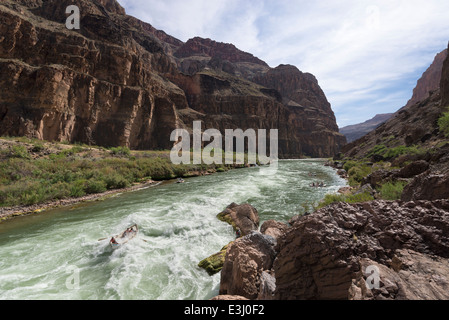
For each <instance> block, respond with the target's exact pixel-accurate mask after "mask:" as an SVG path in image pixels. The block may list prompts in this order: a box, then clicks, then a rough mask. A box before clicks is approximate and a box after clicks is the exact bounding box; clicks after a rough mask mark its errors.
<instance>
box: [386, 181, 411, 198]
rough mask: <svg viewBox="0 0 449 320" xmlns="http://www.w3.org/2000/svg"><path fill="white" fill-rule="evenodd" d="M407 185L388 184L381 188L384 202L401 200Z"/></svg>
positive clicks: (400, 183) (397, 182) (398, 183)
mask: <svg viewBox="0 0 449 320" xmlns="http://www.w3.org/2000/svg"><path fill="white" fill-rule="evenodd" d="M406 185H407V183H406V182H402V181H396V182H387V183H385V184H383V185H382V186H381V188H380V190H379V192H380V196H381V197H382V199H384V200H399V199H401V195H402V192H403V191H404V187H405V186H406Z"/></svg>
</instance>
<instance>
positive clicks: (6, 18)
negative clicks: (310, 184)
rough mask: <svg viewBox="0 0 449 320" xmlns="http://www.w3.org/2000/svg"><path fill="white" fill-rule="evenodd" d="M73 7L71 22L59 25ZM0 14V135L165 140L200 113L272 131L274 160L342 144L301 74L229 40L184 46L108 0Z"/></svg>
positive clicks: (210, 124)
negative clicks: (76, 16)
mask: <svg viewBox="0 0 449 320" xmlns="http://www.w3.org/2000/svg"><path fill="white" fill-rule="evenodd" d="M72 4H75V5H77V6H78V7H79V8H80V13H81V21H80V23H81V28H80V29H79V30H68V29H67V28H66V26H65V22H66V19H67V17H68V15H69V14H67V13H66V8H67V6H69V5H72ZM0 20H1V22H2V23H1V25H0V34H1V37H0V71H1V75H0V87H1V88H2V90H1V92H0V124H1V125H0V135H14V136H16V135H17V136H22V135H26V136H31V137H36V138H39V139H45V140H57V141H69V142H75V141H79V142H84V143H89V144H97V145H103V146H117V145H123V146H128V147H130V148H133V149H170V148H171V147H172V145H173V142H171V141H170V133H171V131H172V130H174V129H175V128H187V129H189V128H191V126H192V122H193V121H194V120H203V122H204V124H205V126H204V127H205V128H206V129H207V128H217V129H220V130H221V131H224V129H235V128H241V129H244V130H245V129H248V128H253V129H256V130H257V129H279V130H280V134H279V136H280V142H279V148H280V150H279V153H280V155H281V156H282V157H300V156H302V155H307V156H312V157H328V156H332V155H333V154H335V153H336V152H337V151H338V149H339V147H340V146H341V145H342V144H343V143H344V141H343V139H344V138H343V137H342V136H341V135H340V134H339V133H338V128H337V126H336V123H335V117H334V114H333V112H332V110H331V108H330V104H329V103H328V102H327V100H326V97H325V95H324V93H323V92H322V90H321V89H320V88H319V85H318V82H317V81H316V79H315V78H314V77H313V76H312V75H309V74H303V73H302V72H300V71H299V70H297V69H296V68H294V67H289V68H283V67H279V68H276V69H271V68H270V67H269V66H268V65H267V64H266V63H265V62H263V61H262V60H260V59H258V58H256V57H254V56H253V55H252V54H249V53H246V52H243V51H241V50H239V49H237V48H236V47H235V46H234V45H232V44H224V43H219V42H215V41H213V40H210V39H202V38H194V39H191V40H189V41H188V42H186V43H183V42H182V41H180V40H178V39H176V38H174V37H171V36H170V35H167V34H166V33H165V32H163V31H161V30H157V29H155V28H154V27H152V26H151V25H149V24H148V23H144V22H142V21H140V20H138V19H136V18H134V17H131V16H128V15H126V12H125V10H124V9H123V8H122V7H121V6H120V5H119V4H118V3H117V2H116V1H115V0H75V1H69V0H61V1H56V0H20V1H12V0H5V1H2V3H1V4H0ZM256 78H257V81H256V80H255V79H256ZM282 78H285V80H286V83H285V86H283V87H278V86H276V85H274V84H276V83H277V81H278V80H279V79H282ZM256 82H257V83H256Z"/></svg>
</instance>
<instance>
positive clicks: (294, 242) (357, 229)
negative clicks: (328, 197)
mask: <svg viewBox="0 0 449 320" xmlns="http://www.w3.org/2000/svg"><path fill="white" fill-rule="evenodd" d="M265 224H266V226H264V225H263V226H262V228H261V232H259V231H253V232H252V233H250V234H249V235H247V236H244V237H242V238H240V239H237V240H236V241H235V242H234V243H233V244H231V245H230V246H229V247H228V249H227V253H226V259H225V262H224V267H223V270H222V274H221V286H220V294H221V295H236V296H243V297H246V298H248V299H261V300H268V299H280V300H292V299H294V300H298V299H299V300H309V299H314V300H315V299H319V300H324V299H338V300H347V299H350V300H374V299H393V300H402V299H412V300H415V299H424V300H430V299H448V298H449V293H448V292H449V291H448V289H449V278H448V274H449V260H448V259H449V238H448V237H447V234H448V232H449V200H436V201H416V202H400V201H395V202H393V201H390V202H388V201H373V202H367V203H361V204H345V203H337V204H334V205H331V206H328V207H326V208H323V209H321V210H319V211H317V212H315V213H313V214H311V215H308V216H304V217H296V218H295V219H293V220H292V221H291V222H290V225H288V226H287V225H285V224H282V223H275V222H273V221H269V222H266V223H265ZM268 230H270V231H268ZM273 235H276V236H273ZM372 270H377V272H378V273H377V274H378V276H379V278H378V279H377V282H376V279H375V278H373V277H372V276H373V274H372V273H371V272H372ZM373 279H374V280H373Z"/></svg>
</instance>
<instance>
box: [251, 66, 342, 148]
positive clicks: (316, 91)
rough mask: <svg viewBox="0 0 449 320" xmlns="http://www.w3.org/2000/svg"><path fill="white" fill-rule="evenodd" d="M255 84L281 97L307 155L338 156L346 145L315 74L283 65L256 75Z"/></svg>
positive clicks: (290, 127) (292, 129)
mask: <svg viewBox="0 0 449 320" xmlns="http://www.w3.org/2000/svg"><path fill="white" fill-rule="evenodd" d="M253 81H254V82H256V83H258V84H260V85H263V86H265V87H267V88H273V89H276V90H277V91H278V92H279V93H280V94H281V96H282V102H283V104H284V105H285V106H286V108H287V109H288V110H289V121H288V125H289V129H290V131H292V133H294V134H295V135H296V136H297V139H298V140H299V141H301V143H302V151H303V153H304V154H310V155H317V156H319V157H321V156H324V155H326V154H335V153H337V152H338V150H339V149H340V148H341V147H342V146H343V145H345V144H346V138H345V137H344V136H343V135H342V134H340V133H339V130H338V126H337V122H336V119H335V115H334V113H333V111H332V109H331V105H330V104H329V102H328V101H327V98H326V96H325V94H324V92H323V90H322V89H321V88H320V86H319V85H318V81H317V80H316V78H315V77H314V76H313V75H312V74H310V73H303V72H301V71H300V70H298V68H296V67H295V66H291V65H280V66H278V67H277V68H274V69H270V70H268V71H267V72H265V73H261V74H258V75H256V76H255V77H254V78H253Z"/></svg>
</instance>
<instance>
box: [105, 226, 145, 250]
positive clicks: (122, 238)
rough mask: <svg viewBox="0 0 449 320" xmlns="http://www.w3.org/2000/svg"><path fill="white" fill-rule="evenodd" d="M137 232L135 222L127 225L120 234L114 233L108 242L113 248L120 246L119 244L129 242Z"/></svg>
mask: <svg viewBox="0 0 449 320" xmlns="http://www.w3.org/2000/svg"><path fill="white" fill-rule="evenodd" d="M138 232H139V228H138V227H137V224H135V225H133V226H131V227H129V228H128V229H126V230H125V231H123V232H122V233H121V234H119V235H116V236H115V237H113V238H112V239H111V241H109V244H110V245H111V247H112V248H113V249H115V248H118V247H120V246H121V245H123V244H125V243H127V242H129V241H130V240H132V239H133V238H134V237H135V236H136V235H137V233H138Z"/></svg>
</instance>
